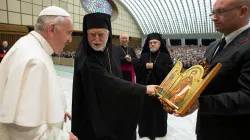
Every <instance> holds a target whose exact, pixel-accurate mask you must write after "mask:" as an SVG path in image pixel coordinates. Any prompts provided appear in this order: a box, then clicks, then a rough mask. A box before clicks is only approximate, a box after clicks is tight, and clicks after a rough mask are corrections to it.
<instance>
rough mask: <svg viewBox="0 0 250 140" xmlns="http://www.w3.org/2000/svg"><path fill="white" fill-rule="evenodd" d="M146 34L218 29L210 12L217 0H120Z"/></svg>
mask: <svg viewBox="0 0 250 140" xmlns="http://www.w3.org/2000/svg"><path fill="white" fill-rule="evenodd" d="M120 1H121V2H122V3H123V4H124V5H125V6H126V7H127V8H128V10H129V11H130V12H131V13H132V15H133V16H134V18H135V19H136V21H137V23H138V24H139V26H140V28H141V30H142V33H143V34H149V33H152V32H158V33H161V34H193V33H195V34H200V33H201V34H203V33H205V34H206V33H216V31H215V29H214V26H213V23H212V20H211V18H210V17H209V13H210V12H211V10H212V4H213V1H214V0H120Z"/></svg>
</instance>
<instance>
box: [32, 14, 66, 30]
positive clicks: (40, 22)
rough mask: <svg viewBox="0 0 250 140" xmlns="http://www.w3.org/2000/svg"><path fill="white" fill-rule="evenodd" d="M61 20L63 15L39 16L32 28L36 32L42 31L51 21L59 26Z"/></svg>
mask: <svg viewBox="0 0 250 140" xmlns="http://www.w3.org/2000/svg"><path fill="white" fill-rule="evenodd" d="M63 22H64V17H63V16H47V15H46V16H40V17H38V19H37V22H36V24H35V27H34V29H35V31H37V32H43V31H46V29H47V27H48V25H49V24H51V23H52V24H55V25H58V26H60V25H61V24H62V23H63ZM58 26H56V27H58Z"/></svg>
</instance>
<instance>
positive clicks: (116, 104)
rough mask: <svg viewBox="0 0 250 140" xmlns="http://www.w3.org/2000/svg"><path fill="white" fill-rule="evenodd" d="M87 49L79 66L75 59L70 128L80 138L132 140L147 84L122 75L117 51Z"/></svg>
mask: <svg viewBox="0 0 250 140" xmlns="http://www.w3.org/2000/svg"><path fill="white" fill-rule="evenodd" d="M108 51H110V53H108ZM113 51H114V50H113ZM88 52H89V55H88V57H86V60H85V61H84V64H83V65H82V66H79V65H78V64H80V63H79V61H81V60H79V59H78V58H76V61H75V71H74V81H73V102H72V132H73V133H74V134H75V135H76V136H77V137H78V138H79V139H80V140H135V139H136V126H137V123H138V120H139V115H140V113H141V108H142V104H143V98H144V95H145V93H146V87H145V86H142V85H138V84H133V83H131V82H128V81H125V80H123V79H121V71H120V68H119V59H118V55H117V53H112V51H111V50H107V48H106V49H105V51H104V52H96V51H94V50H93V49H91V48H88ZM108 58H109V59H108ZM110 64H111V65H110ZM110 66H111V67H110Z"/></svg>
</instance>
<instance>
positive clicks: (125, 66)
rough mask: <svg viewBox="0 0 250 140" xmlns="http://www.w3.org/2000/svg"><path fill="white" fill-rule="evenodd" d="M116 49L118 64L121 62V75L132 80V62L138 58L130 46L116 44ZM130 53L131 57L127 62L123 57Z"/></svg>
mask: <svg viewBox="0 0 250 140" xmlns="http://www.w3.org/2000/svg"><path fill="white" fill-rule="evenodd" d="M117 51H118V54H119V57H120V64H121V71H122V77H123V79H124V80H127V81H131V82H134V76H135V74H134V69H133V65H132V64H133V62H135V61H136V60H137V59H138V58H137V56H136V54H135V51H134V49H133V48H132V47H129V46H127V47H124V46H117ZM127 54H128V55H130V56H131V58H132V61H131V62H128V61H127V60H126V59H125V56H126V55H127Z"/></svg>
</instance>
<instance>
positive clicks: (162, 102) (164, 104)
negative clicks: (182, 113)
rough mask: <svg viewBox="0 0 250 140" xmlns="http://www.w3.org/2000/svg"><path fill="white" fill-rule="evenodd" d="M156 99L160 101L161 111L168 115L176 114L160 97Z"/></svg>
mask: <svg viewBox="0 0 250 140" xmlns="http://www.w3.org/2000/svg"><path fill="white" fill-rule="evenodd" d="M158 99H159V100H160V102H161V104H162V105H163V109H164V110H165V111H166V112H168V113H169V114H173V113H177V111H176V110H175V109H174V108H173V107H171V106H170V105H168V103H167V102H165V101H164V100H163V99H162V97H158Z"/></svg>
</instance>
